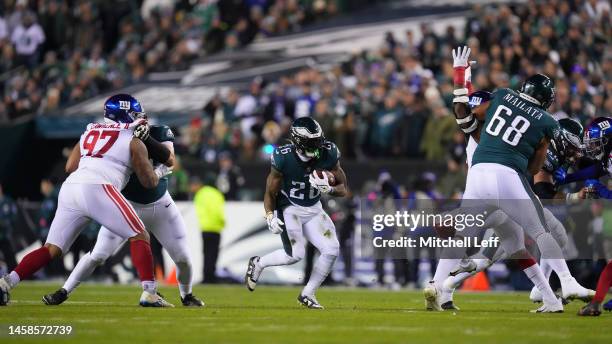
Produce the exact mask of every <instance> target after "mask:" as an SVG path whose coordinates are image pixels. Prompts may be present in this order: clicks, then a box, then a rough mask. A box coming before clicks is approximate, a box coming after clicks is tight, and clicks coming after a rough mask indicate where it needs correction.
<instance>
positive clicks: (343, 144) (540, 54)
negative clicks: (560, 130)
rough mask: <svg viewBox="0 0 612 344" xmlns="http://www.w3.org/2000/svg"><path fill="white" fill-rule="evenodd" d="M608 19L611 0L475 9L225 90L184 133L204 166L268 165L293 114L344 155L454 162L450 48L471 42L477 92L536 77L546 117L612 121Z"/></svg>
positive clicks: (459, 153)
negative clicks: (545, 87) (545, 98)
mask: <svg viewBox="0 0 612 344" xmlns="http://www.w3.org/2000/svg"><path fill="white" fill-rule="evenodd" d="M610 18H611V12H610V3H609V2H608V1H599V0H588V1H580V0H575V1H554V0H551V1H528V2H526V3H520V4H515V5H504V4H501V5H489V6H480V5H477V6H475V7H474V8H473V9H472V11H471V12H470V14H469V17H468V18H467V22H466V25H465V27H464V29H463V30H462V31H461V30H459V32H458V31H457V30H456V29H455V28H454V27H452V26H449V27H448V29H447V30H446V32H444V33H443V34H436V33H434V32H433V31H432V29H431V27H430V25H428V24H427V23H423V24H422V25H421V27H420V33H418V34H417V33H416V32H413V31H407V32H405V35H404V36H403V37H397V36H394V35H393V34H392V33H387V35H386V37H385V38H384V40H383V41H382V42H376V43H375V42H373V43H372V44H373V45H377V47H374V48H372V49H370V50H366V51H361V52H358V53H355V54H353V55H352V56H351V57H350V58H348V59H347V60H346V61H345V62H343V63H339V64H336V65H333V66H331V67H330V66H325V69H323V68H321V66H313V67H309V68H305V69H303V70H300V71H298V72H297V73H295V74H293V75H286V76H283V77H281V78H280V79H279V80H262V79H261V78H256V79H255V80H253V82H252V83H251V85H250V86H249V88H248V92H244V93H238V92H237V91H235V90H231V89H230V90H225V91H224V92H220V94H219V95H218V96H216V97H215V98H214V99H213V100H212V101H211V102H210V103H209V104H208V105H207V106H206V107H205V108H204V112H205V114H206V115H207V116H205V118H204V119H205V120H204V121H202V120H200V119H198V120H194V121H193V122H192V123H191V125H190V127H189V128H187V129H186V132H187V133H188V135H187V136H186V138H185V139H186V145H187V146H188V148H189V149H188V151H189V152H190V153H191V154H193V155H195V156H198V157H201V158H204V159H206V158H207V157H213V156H214V154H213V152H214V151H219V150H229V151H231V152H232V153H233V154H234V155H235V156H236V157H240V158H243V159H254V158H266V157H267V155H266V154H265V153H266V152H268V151H269V149H268V148H267V147H268V146H267V145H274V144H278V143H282V142H284V138H286V136H287V131H288V127H289V124H290V122H291V120H292V119H293V118H296V117H300V116H313V117H314V118H316V119H317V120H318V121H319V122H320V123H321V125H322V127H323V129H324V131H325V133H326V135H327V137H328V138H329V139H331V140H334V141H336V142H337V144H338V145H339V147H340V148H341V150H342V153H343V154H344V157H345V158H348V159H355V158H357V159H367V158H371V157H406V158H425V159H427V160H430V161H444V160H445V159H446V160H447V161H448V163H449V164H453V165H454V164H455V163H460V162H461V161H462V160H463V155H464V149H463V143H462V142H463V138H462V137H461V135H458V134H457V132H456V124H455V121H454V117H453V116H452V114H451V112H450V104H451V101H452V90H453V86H452V74H453V68H452V58H451V49H453V48H454V47H457V46H459V45H463V44H467V45H469V46H470V47H471V49H472V56H471V58H472V59H474V60H475V61H477V64H476V66H475V68H474V71H473V74H474V75H473V82H474V84H475V87H476V88H479V89H485V90H489V91H491V90H494V89H495V88H498V87H510V88H518V87H519V86H520V83H521V81H522V80H523V79H524V78H525V77H526V76H529V75H531V74H533V73H536V72H542V73H545V74H547V75H549V76H550V77H552V78H554V79H555V82H556V94H557V96H556V102H555V104H554V105H553V106H552V107H551V108H550V111H551V113H553V114H554V115H555V116H556V117H557V118H562V117H567V116H569V117H574V118H577V119H579V120H580V121H581V122H583V123H587V122H589V120H590V119H591V118H593V117H595V116H610V115H612V49H611V48H610V38H611V37H612V26H611V21H610ZM416 37H419V38H418V39H417V38H416ZM262 147H263V149H261V148H262ZM451 160H452V161H451ZM449 168H455V166H452V167H449Z"/></svg>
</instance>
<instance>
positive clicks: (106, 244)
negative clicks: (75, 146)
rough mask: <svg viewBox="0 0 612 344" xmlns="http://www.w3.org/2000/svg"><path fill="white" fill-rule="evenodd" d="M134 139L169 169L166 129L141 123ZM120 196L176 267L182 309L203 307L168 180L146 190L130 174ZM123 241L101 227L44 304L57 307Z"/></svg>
mask: <svg viewBox="0 0 612 344" xmlns="http://www.w3.org/2000/svg"><path fill="white" fill-rule="evenodd" d="M134 136H135V137H137V138H138V139H140V140H141V141H143V142H144V143H145V144H146V145H147V144H149V145H150V144H151V143H154V144H156V145H159V149H160V152H161V153H162V155H161V157H160V158H159V159H162V160H161V161H164V162H168V161H169V162H170V163H171V165H170V166H169V168H172V167H173V165H172V163H173V162H174V161H175V160H174V146H173V144H172V142H173V141H174V134H173V133H172V130H170V128H169V127H167V126H165V125H151V126H149V125H145V124H143V125H141V126H139V127H137V128H136V129H135V130H134ZM160 143H161V145H160ZM153 160H154V163H155V166H156V168H158V169H163V168H164V166H165V165H164V164H162V163H161V162H160V161H157V160H156V159H153ZM121 194H122V195H123V196H125V198H126V199H127V200H128V201H130V204H131V205H132V206H133V207H134V209H135V210H136V214H138V216H139V217H140V219H141V220H142V222H143V223H144V224H145V226H146V228H147V229H148V231H149V232H151V233H152V234H153V235H155V237H156V238H157V240H159V242H160V243H161V244H162V246H163V247H164V248H165V249H166V251H168V254H169V255H170V258H172V260H173V261H174V263H175V264H176V277H177V280H178V287H179V292H180V296H181V303H182V304H183V306H186V307H202V306H204V303H203V302H202V301H201V300H199V299H198V298H196V297H195V296H194V295H193V294H192V264H191V256H190V254H189V249H188V245H187V230H186V227H185V222H184V221H183V217H182V216H181V213H180V211H179V209H178V207H177V206H176V204H175V203H174V200H173V199H172V197H171V196H170V194H169V193H168V177H166V176H164V177H162V178H161V179H160V180H159V184H157V187H155V188H153V189H147V188H145V187H144V186H143V185H142V184H141V183H140V182H139V181H138V178H136V176H134V175H132V176H131V178H130V181H129V182H128V184H127V185H126V186H125V188H124V189H123V190H122V191H121ZM124 242H125V240H123V239H122V238H121V237H119V236H117V235H115V234H113V232H111V231H110V230H108V228H106V227H102V228H101V229H100V232H99V233H98V239H97V241H96V245H95V246H94V248H93V250H91V252H89V253H87V254H86V255H84V256H83V257H81V259H80V260H79V262H78V264H77V265H76V267H75V268H74V270H72V273H71V274H70V276H69V277H68V279H67V280H66V282H65V283H64V286H63V287H62V288H60V289H59V290H57V291H56V292H54V293H51V294H48V295H45V296H44V297H43V302H44V303H45V304H47V305H59V304H61V303H63V302H64V301H66V300H67V299H68V295H69V294H70V293H72V292H73V291H74V290H75V289H76V288H77V287H78V286H79V284H80V283H81V281H83V280H84V279H85V278H87V277H88V276H89V275H91V274H92V273H93V271H94V270H95V269H96V268H97V267H98V266H100V265H102V264H104V262H105V261H106V260H107V259H108V258H109V257H110V256H111V255H112V254H113V253H114V252H116V251H117V249H118V248H119V247H120V246H121V245H122V244H123V243H124ZM146 305H147V304H146V303H144V304H143V306H146ZM167 306H171V305H170V304H167Z"/></svg>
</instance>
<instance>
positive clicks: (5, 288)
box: [0, 276, 11, 306]
mask: <svg viewBox="0 0 612 344" xmlns="http://www.w3.org/2000/svg"><path fill="white" fill-rule="evenodd" d="M9 289H11V288H10V286H9V283H8V280H7V277H6V276H5V277H2V278H0V306H6V305H8V303H9V301H10V300H11V294H10V293H9Z"/></svg>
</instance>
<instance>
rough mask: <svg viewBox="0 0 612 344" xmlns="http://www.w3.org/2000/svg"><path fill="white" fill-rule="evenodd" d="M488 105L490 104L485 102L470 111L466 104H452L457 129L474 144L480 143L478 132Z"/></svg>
mask: <svg viewBox="0 0 612 344" xmlns="http://www.w3.org/2000/svg"><path fill="white" fill-rule="evenodd" d="M489 105H490V103H489V102H486V103H483V104H481V105H478V106H477V107H475V108H473V109H471V110H470V107H469V106H468V105H467V103H459V102H457V103H454V104H453V113H454V114H455V119H456V120H457V124H458V125H459V128H460V129H461V130H462V131H463V132H464V133H466V134H467V135H470V136H471V137H473V138H474V140H476V142H480V131H481V130H482V123H483V122H484V120H485V114H486V113H487V109H488V108H489Z"/></svg>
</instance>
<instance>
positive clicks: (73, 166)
mask: <svg viewBox="0 0 612 344" xmlns="http://www.w3.org/2000/svg"><path fill="white" fill-rule="evenodd" d="M79 160H81V147H80V145H79V143H78V142H77V144H76V145H74V147H73V148H72V151H71V152H70V155H69V156H68V161H66V173H72V172H74V171H76V170H77V169H78V168H79Z"/></svg>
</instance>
